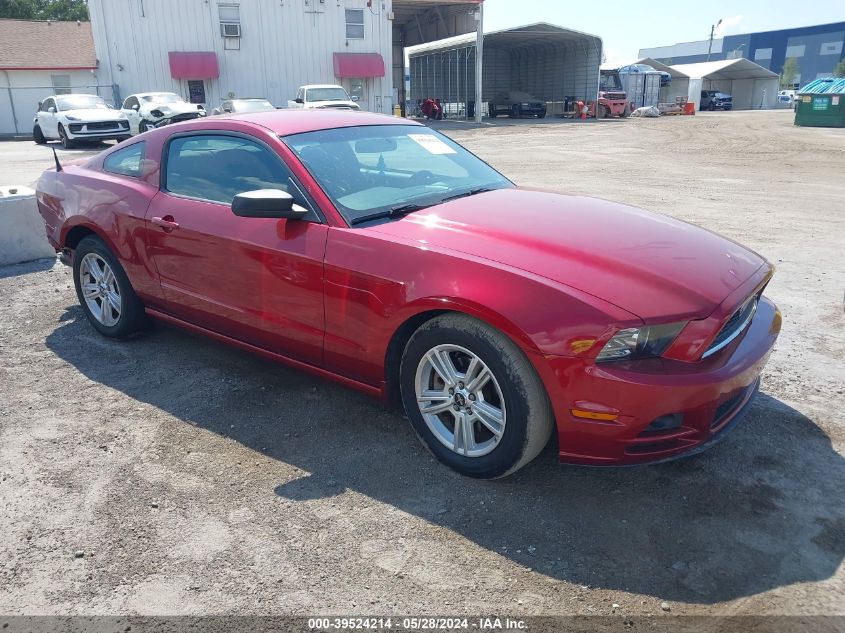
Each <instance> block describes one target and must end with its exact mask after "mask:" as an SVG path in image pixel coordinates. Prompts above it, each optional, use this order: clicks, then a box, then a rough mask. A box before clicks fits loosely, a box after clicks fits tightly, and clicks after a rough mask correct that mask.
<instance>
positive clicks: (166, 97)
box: [141, 92, 183, 103]
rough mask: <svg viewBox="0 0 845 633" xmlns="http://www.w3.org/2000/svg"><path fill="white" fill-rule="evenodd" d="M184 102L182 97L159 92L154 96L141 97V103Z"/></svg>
mask: <svg viewBox="0 0 845 633" xmlns="http://www.w3.org/2000/svg"><path fill="white" fill-rule="evenodd" d="M182 100H183V99H182V97H180V96H179V95H177V94H173V93H172V92H159V93H157V94H154V95H144V96H143V97H141V101H144V102H146V103H178V102H179V101H182Z"/></svg>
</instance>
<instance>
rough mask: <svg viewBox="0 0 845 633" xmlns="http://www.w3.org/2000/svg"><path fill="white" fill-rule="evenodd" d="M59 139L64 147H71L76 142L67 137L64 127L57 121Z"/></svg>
mask: <svg viewBox="0 0 845 633" xmlns="http://www.w3.org/2000/svg"><path fill="white" fill-rule="evenodd" d="M59 140H60V141H61V143H62V147H64V148H65V149H73V148H74V147H75V146H76V143H74V142H73V141H72V140H70V139H69V138H68V137H67V132H65V128H64V126H63V125H62V124H61V123H59Z"/></svg>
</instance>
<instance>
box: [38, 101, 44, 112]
mask: <svg viewBox="0 0 845 633" xmlns="http://www.w3.org/2000/svg"><path fill="white" fill-rule="evenodd" d="M43 104H44V102H43V101H39V102H38V109H39V110H41V106H42V105H43Z"/></svg>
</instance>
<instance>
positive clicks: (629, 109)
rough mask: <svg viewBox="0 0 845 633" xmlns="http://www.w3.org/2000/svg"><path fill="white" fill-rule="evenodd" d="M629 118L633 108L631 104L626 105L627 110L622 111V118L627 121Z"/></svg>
mask: <svg viewBox="0 0 845 633" xmlns="http://www.w3.org/2000/svg"><path fill="white" fill-rule="evenodd" d="M629 116H631V106H630V104H627V103H626V104H625V109H624V110H622V118H623V119H627V118H628V117H629Z"/></svg>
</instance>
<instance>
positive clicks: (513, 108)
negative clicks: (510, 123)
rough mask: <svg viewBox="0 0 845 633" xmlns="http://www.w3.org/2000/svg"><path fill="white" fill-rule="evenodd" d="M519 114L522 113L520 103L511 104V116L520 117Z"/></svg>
mask: <svg viewBox="0 0 845 633" xmlns="http://www.w3.org/2000/svg"><path fill="white" fill-rule="evenodd" d="M519 115H520V111H519V106H518V105H514V106H511V116H512V117H513V118H514V119H518V118H519Z"/></svg>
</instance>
